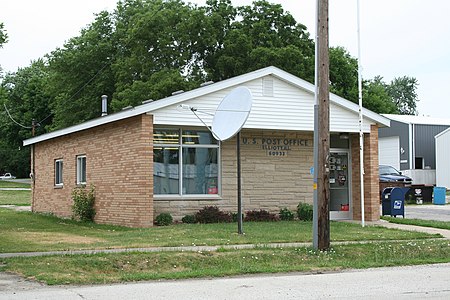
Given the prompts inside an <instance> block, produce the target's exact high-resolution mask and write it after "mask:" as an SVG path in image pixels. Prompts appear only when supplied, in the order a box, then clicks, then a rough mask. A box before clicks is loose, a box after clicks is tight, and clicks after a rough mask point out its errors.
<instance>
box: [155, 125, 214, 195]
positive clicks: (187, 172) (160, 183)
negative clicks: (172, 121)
mask: <svg viewBox="0 0 450 300" xmlns="http://www.w3.org/2000/svg"><path fill="white" fill-rule="evenodd" d="M219 153H220V148H219V142H218V141H217V140H215V139H214V137H213V136H212V134H211V133H210V132H209V131H207V130H191V129H155V131H154V153H153V154H154V156H153V157H154V159H153V162H154V164H153V179H154V193H155V194H156V195H179V196H183V195H217V194H218V191H219V175H218V174H219V161H220V157H219ZM180 174H181V176H180Z"/></svg>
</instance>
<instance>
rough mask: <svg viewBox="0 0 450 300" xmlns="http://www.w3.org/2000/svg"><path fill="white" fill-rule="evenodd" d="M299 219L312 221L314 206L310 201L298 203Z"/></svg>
mask: <svg viewBox="0 0 450 300" xmlns="http://www.w3.org/2000/svg"><path fill="white" fill-rule="evenodd" d="M297 215H298V219H299V220H301V221H312V219H313V206H312V205H311V204H308V203H303V202H300V203H299V204H298V205H297Z"/></svg>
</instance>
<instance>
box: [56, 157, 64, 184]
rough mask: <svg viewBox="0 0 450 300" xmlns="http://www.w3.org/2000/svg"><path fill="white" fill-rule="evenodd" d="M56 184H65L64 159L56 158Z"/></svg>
mask: <svg viewBox="0 0 450 300" xmlns="http://www.w3.org/2000/svg"><path fill="white" fill-rule="evenodd" d="M55 185H57V186H62V185H63V160H62V159H57V160H55Z"/></svg>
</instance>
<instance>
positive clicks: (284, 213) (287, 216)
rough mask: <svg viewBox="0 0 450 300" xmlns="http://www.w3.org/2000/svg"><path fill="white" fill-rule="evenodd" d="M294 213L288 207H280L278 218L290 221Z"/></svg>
mask: <svg viewBox="0 0 450 300" xmlns="http://www.w3.org/2000/svg"><path fill="white" fill-rule="evenodd" d="M294 216H295V215H294V213H293V212H292V211H290V210H289V208H287V207H285V208H282V209H280V219H281V220H283V221H292V220H294Z"/></svg>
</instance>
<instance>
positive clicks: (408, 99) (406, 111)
mask: <svg viewBox="0 0 450 300" xmlns="http://www.w3.org/2000/svg"><path fill="white" fill-rule="evenodd" d="M418 85H419V83H418V82H417V79H416V78H414V77H408V76H403V77H398V78H394V80H392V81H391V83H390V84H389V86H388V87H387V93H388V94H389V96H390V97H391V98H392V100H393V101H394V103H395V105H396V107H397V109H398V112H399V113H400V114H402V115H417V107H416V103H417V102H418V101H419V99H418V98H417V92H416V90H417V86H418Z"/></svg>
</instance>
